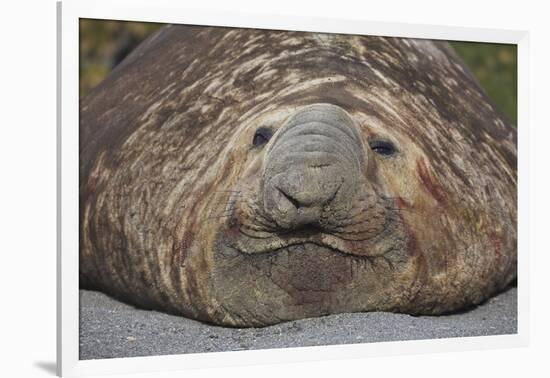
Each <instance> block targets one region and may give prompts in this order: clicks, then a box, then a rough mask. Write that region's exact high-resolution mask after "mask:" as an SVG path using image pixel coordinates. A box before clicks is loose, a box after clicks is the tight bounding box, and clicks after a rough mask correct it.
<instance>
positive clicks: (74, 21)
mask: <svg viewBox="0 0 550 378" xmlns="http://www.w3.org/2000/svg"><path fill="white" fill-rule="evenodd" d="M57 11H58V35H57V36H58V46H59V50H58V72H57V73H58V94H57V96H58V97H57V99H58V109H57V111H58V134H57V141H58V149H57V150H58V152H57V154H58V155H57V164H58V180H57V184H58V191H57V196H58V204H60V206H59V208H58V214H57V224H58V235H57V237H58V239H57V240H58V242H57V245H58V248H57V253H58V256H57V269H58V272H57V290H58V307H57V309H58V316H57V322H58V323H57V329H58V335H57V372H58V374H59V375H62V376H81V375H99V374H121V373H134V372H139V373H146V372H155V371H174V370H183V369H192V368H200V367H206V366H208V367H223V366H242V365H251V364H263V363H277V362H297V361H310V360H326V359H346V358H360V357H367V356H388V355H396V354H410V353H415V354H418V353H432V352H441V351H464V350H481V349H492V348H502V347H518V346H525V345H527V343H528V327H529V324H528V318H529V306H528V293H529V282H528V271H527V269H528V268H527V266H528V244H527V243H528V240H527V238H528V235H527V233H528V216H527V211H528V210H527V209H528V198H527V191H528V187H527V185H528V165H529V158H528V154H527V140H528V102H527V101H528V100H527V93H528V83H527V75H528V65H529V62H528V49H529V36H528V33H527V32H525V31H511V30H493V29H475V28H461V27H447V26H434V25H414V24H397V23H380V22H369V21H368V20H365V21H357V20H341V19H322V18H306V17H289V16H278V15H269V14H253V15H251V14H246V13H239V12H213V11H203V10H196V9H188V8H185V7H183V6H182V5H180V2H178V1H177V0H161V1H155V2H151V1H145V0H133V1H130V0H111V1H109V2H102V1H86V2H76V1H68V0H65V1H63V2H62V3H61V2H60V3H58V8H57ZM79 18H95V19H109V20H125V21H143V22H161V23H178V24H194V25H205V26H231V27H247V28H264V29H279V30H299V31H311V32H330V33H346V34H371V35H384V36H393V37H413V38H428V39H444V40H460V41H476V42H492V43H509V44H517V47H518V50H517V51H518V199H519V200H518V333H517V334H515V335H500V336H482V337H469V338H451V339H438V340H414V341H402V342H383V343H374V344H354V345H331V346H319V347H303V348H292V350H288V349H271V350H253V351H238V352H223V353H206V354H187V355H169V356H151V357H132V358H113V359H105V360H79V358H78V356H79V354H78V348H79V341H78V336H79V323H78V322H79V319H78V305H79V288H78V270H79V266H78V233H79V229H78V227H79V226H78V222H79V217H78V198H79V197H78V181H79V180H78V177H79V164H78V156H79V148H78V146H79V144H78V124H79V122H78V116H79V110H78V109H79V93H78V82H79V67H78V43H79V42H78V41H79V29H78V21H79Z"/></svg>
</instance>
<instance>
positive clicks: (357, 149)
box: [262, 104, 366, 229]
mask: <svg viewBox="0 0 550 378" xmlns="http://www.w3.org/2000/svg"><path fill="white" fill-rule="evenodd" d="M365 161H366V156H365V153H364V149H363V145H362V142H361V138H360V136H359V133H358V131H357V127H356V125H355V122H354V121H353V119H352V118H351V117H350V116H349V114H348V113H347V112H346V111H345V110H343V109H342V108H340V107H338V106H335V105H330V104H314V105H310V106H307V107H305V108H303V109H301V110H300V111H299V112H297V113H296V114H294V115H293V116H291V117H290V118H289V119H288V121H287V122H286V123H285V125H284V126H283V127H282V128H281V129H280V130H279V131H278V132H277V133H276V134H275V136H274V138H273V139H272V141H271V143H270V146H269V147H268V150H267V151H266V157H265V161H264V168H263V178H264V180H262V181H263V183H264V188H263V190H262V194H263V205H264V210H265V212H266V214H268V216H270V217H271V218H272V220H273V221H274V222H275V223H277V225H278V226H279V227H281V228H283V229H293V228H300V227H304V226H320V225H321V223H322V215H323V214H324V215H323V216H326V214H327V211H330V208H338V207H340V206H341V204H342V202H349V201H352V200H353V199H354V196H355V194H356V192H357V186H358V178H359V177H361V171H362V169H363V167H364V165H365Z"/></svg>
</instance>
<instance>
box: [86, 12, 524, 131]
mask: <svg viewBox="0 0 550 378" xmlns="http://www.w3.org/2000/svg"><path fill="white" fill-rule="evenodd" d="M162 26H163V24H156V23H146V22H128V21H111V20H94V19H80V25H79V27H80V55H79V58H80V59H79V60H80V85H79V86H80V88H79V92H80V97H84V96H85V95H86V94H88V93H89V92H90V90H91V89H92V88H94V87H95V86H96V85H98V84H99V83H100V82H101V81H102V80H103V78H105V76H106V75H107V74H108V73H109V72H110V71H111V70H112V69H113V68H114V67H115V66H116V65H117V64H118V63H119V62H120V61H122V59H124V57H125V56H126V55H127V54H128V53H130V52H131V51H132V50H133V49H134V48H135V47H136V46H137V45H138V44H139V43H140V42H141V41H143V40H144V39H145V38H147V37H148V36H149V35H150V34H152V33H153V32H155V31H156V30H158V29H159V28H160V27H162ZM450 43H451V46H452V47H453V48H454V49H455V51H456V52H457V53H458V55H459V56H460V57H461V58H462V59H463V60H464V62H465V63H466V65H467V66H468V67H469V68H470V70H471V71H472V73H473V74H474V76H475V77H476V79H477V80H478V81H479V83H480V84H481V86H482V87H483V89H484V90H485V92H486V93H487V95H488V96H489V97H490V98H491V100H492V101H493V102H494V103H495V106H496V107H497V109H499V111H500V112H501V113H503V114H504V115H505V116H506V117H507V118H508V119H509V120H510V121H511V122H512V123H513V124H516V123H517V47H516V45H506V44H491V43H475V42H456V41H452V42H450Z"/></svg>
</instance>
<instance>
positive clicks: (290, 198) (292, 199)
mask: <svg viewBox="0 0 550 378" xmlns="http://www.w3.org/2000/svg"><path fill="white" fill-rule="evenodd" d="M277 190H278V191H279V192H280V193H281V194H282V196H283V197H285V198H286V199H287V200H288V202H290V203H291V204H292V206H294V207H295V208H297V209H298V208H300V207H301V206H302V205H301V204H300V202H299V201H298V200H297V199H295V198H293V197H291V196H290V195H289V194H287V193H286V192H285V191H284V190H281V188H277Z"/></svg>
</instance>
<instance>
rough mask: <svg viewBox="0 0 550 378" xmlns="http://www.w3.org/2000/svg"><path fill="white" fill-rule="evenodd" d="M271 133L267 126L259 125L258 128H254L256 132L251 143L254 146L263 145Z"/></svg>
mask: <svg viewBox="0 0 550 378" xmlns="http://www.w3.org/2000/svg"><path fill="white" fill-rule="evenodd" d="M272 135H273V132H272V131H271V129H268V128H267V127H260V128H258V130H256V133H255V134H254V138H253V139H252V144H253V145H254V146H255V147H258V146H263V145H264V144H266V143H267V142H268V141H269V139H271V136H272Z"/></svg>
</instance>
